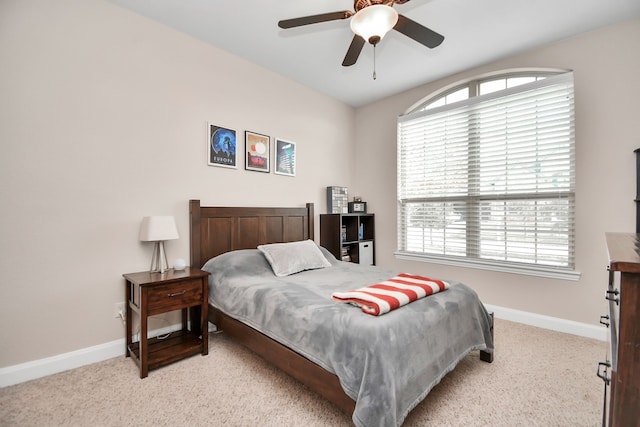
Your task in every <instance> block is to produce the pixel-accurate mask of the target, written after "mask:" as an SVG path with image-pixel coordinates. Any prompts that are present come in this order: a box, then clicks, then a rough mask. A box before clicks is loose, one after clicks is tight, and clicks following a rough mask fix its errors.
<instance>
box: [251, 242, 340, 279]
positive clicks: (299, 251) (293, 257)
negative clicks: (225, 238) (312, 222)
mask: <svg viewBox="0 0 640 427" xmlns="http://www.w3.org/2000/svg"><path fill="white" fill-rule="evenodd" d="M258 250H259V251H260V252H262V253H263V254H264V256H265V258H266V259H267V261H269V264H271V269H272V270H273V273H274V274H275V275H276V276H278V277H283V276H288V275H290V274H294V273H299V272H301V271H304V270H313V269H316V268H324V267H331V263H330V262H329V261H327V259H326V258H325V257H324V255H322V252H321V251H320V248H318V245H316V244H315V242H314V241H313V240H302V241H299V242H290V243H273V244H270V245H260V246H258Z"/></svg>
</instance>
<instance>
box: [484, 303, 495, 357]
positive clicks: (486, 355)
mask: <svg viewBox="0 0 640 427" xmlns="http://www.w3.org/2000/svg"><path fill="white" fill-rule="evenodd" d="M489 316H490V317H491V341H492V342H493V312H490V313H489ZM495 351H496V350H495V346H494V350H493V351H492V352H488V351H484V350H480V360H482V361H483V362H487V363H492V362H493V353H495Z"/></svg>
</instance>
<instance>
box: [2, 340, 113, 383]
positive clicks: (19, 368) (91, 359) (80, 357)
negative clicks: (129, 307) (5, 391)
mask: <svg viewBox="0 0 640 427" xmlns="http://www.w3.org/2000/svg"><path fill="white" fill-rule="evenodd" d="M123 355H124V338H123V339H120V340H115V341H111V342H108V343H105V344H99V345H95V346H93V347H87V348H83V349H80V350H76V351H71V352H69V353H63V354H59V355H56V356H51V357H46V358H44V359H40V360H34V361H32V362H26V363H21V364H19V365H14V366H9V367H6V368H0V387H6V386H10V385H13V384H18V383H23V382H25V381H30V380H34V379H36V378H41V377H46V376H47V375H51V374H56V373H58V372H62V371H68V370H69V369H74V368H79V367H80V366H85V365H89V364H91V363H97V362H101V361H103V360H107V359H112V358H114V357H118V356H123Z"/></svg>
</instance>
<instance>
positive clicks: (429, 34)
mask: <svg viewBox="0 0 640 427" xmlns="http://www.w3.org/2000/svg"><path fill="white" fill-rule="evenodd" d="M393 29H394V30H396V31H399V32H401V33H402V34H404V35H405V36H407V37H409V38H412V39H414V40H415V41H417V42H418V43H421V44H423V45H425V46H426V47H428V48H431V49H433V48H434V47H437V46H440V43H442V41H443V40H444V36H443V35H441V34H438V33H436V32H435V31H433V30H430V29H429V28H427V27H425V26H423V25H421V24H418V23H417V22H416V21H413V20H411V19H409V18H407V17H406V16H403V15H398V23H397V24H396V26H395V27H393Z"/></svg>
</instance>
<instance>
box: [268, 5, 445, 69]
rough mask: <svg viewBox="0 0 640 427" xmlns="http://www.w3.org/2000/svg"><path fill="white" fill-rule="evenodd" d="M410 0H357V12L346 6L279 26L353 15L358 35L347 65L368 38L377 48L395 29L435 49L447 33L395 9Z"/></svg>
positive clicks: (350, 47)
mask: <svg viewBox="0 0 640 427" xmlns="http://www.w3.org/2000/svg"><path fill="white" fill-rule="evenodd" d="M408 1H410V0H354V2H353V9H354V11H355V12H354V11H351V10H343V11H340V12H330V13H321V14H319V15H311V16H303V17H300V18H293V19H285V20H282V21H280V22H278V26H279V27H280V28H283V29H287V28H294V27H301V26H303V25H309V24H317V23H320V22H327V21H335V20H338V19H348V18H351V17H353V19H351V30H352V31H353V32H354V33H355V35H354V36H353V40H351V45H350V46H349V49H348V50H347V54H346V55H345V57H344V60H343V61H342V65H343V66H344V67H349V66H351V65H353V64H355V63H356V61H357V60H358V56H360V52H361V51H362V48H363V47H364V44H365V41H368V42H369V43H371V44H372V45H373V46H374V48H375V46H376V45H377V44H378V42H380V40H381V39H382V38H383V37H384V35H385V34H386V33H387V32H389V31H390V30H392V29H393V30H396V31H398V32H400V33H402V34H404V35H405V36H407V37H409V38H411V39H413V40H415V41H417V42H418V43H421V44H423V45H425V46H426V47H428V48H431V49H433V48H434V47H437V46H439V45H440V43H442V41H443V40H444V36H442V35H440V34H438V33H436V32H435V31H433V30H431V29H429V28H427V27H425V26H423V25H421V24H418V23H417V22H415V21H413V20H411V19H409V18H407V17H406V16H403V15H400V14H398V12H396V11H395V9H393V5H394V4H404V3H407V2H408Z"/></svg>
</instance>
